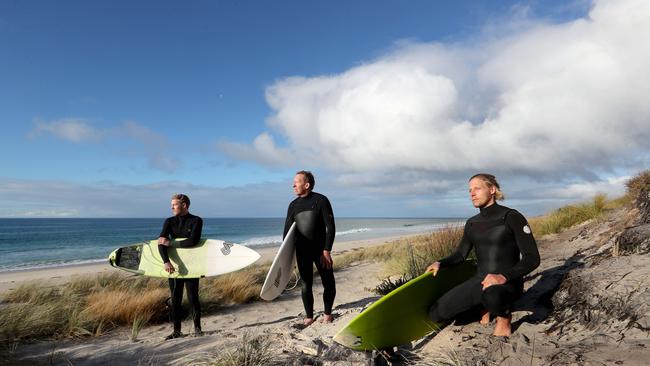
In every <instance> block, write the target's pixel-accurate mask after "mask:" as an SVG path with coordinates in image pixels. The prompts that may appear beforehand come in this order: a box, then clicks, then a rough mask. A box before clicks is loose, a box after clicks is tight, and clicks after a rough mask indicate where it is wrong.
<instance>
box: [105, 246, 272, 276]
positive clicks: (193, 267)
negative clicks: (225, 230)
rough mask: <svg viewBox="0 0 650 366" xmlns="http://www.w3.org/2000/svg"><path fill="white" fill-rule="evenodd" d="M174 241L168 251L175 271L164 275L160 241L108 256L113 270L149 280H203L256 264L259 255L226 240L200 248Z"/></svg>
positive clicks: (124, 249) (128, 248)
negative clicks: (185, 245) (183, 246)
mask: <svg viewBox="0 0 650 366" xmlns="http://www.w3.org/2000/svg"><path fill="white" fill-rule="evenodd" d="M179 240H183V239H181V238H179V239H176V240H173V241H172V242H171V247H169V250H168V254H169V260H170V262H171V263H172V264H173V265H174V267H175V269H176V271H175V272H174V273H172V274H171V275H170V274H169V273H167V272H165V270H164V267H163V265H164V264H163V261H162V258H161V257H160V253H159V252H158V241H157V240H151V241H149V242H144V243H141V244H133V245H129V246H125V247H122V248H118V249H115V250H114V251H113V252H112V253H111V254H110V255H109V256H108V261H109V263H110V264H111V266H113V267H115V268H119V269H122V270H124V271H128V272H132V273H136V274H139V275H143V276H149V277H163V278H168V277H169V278H200V277H210V276H217V275H220V274H224V273H229V272H233V271H236V270H238V269H242V268H244V267H246V266H248V265H250V264H253V263H254V262H255V261H257V260H258V259H259V258H260V255H259V254H258V253H257V252H256V251H254V250H252V249H250V248H248V247H245V246H243V245H240V244H234V243H229V242H225V241H223V240H213V239H201V241H200V242H199V244H198V245H196V246H194V247H190V248H180V247H179V245H178V243H177V242H178V241H179Z"/></svg>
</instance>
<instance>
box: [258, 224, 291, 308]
mask: <svg viewBox="0 0 650 366" xmlns="http://www.w3.org/2000/svg"><path fill="white" fill-rule="evenodd" d="M295 232H296V223H295V222H294V223H293V224H292V225H291V228H290V229H289V232H288V233H287V236H286V237H285V238H284V241H283V242H282V245H280V249H278V253H277V254H276V255H275V259H273V264H271V268H270V269H269V273H268V274H267V275H266V280H265V281H264V286H262V291H261V292H260V297H261V298H262V299H264V300H267V301H271V300H273V299H275V298H276V297H278V296H280V294H281V293H282V291H284V289H285V288H286V287H287V284H288V283H289V280H291V274H292V272H293V268H294V266H295V265H296V247H295Z"/></svg>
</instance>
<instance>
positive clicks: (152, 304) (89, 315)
mask: <svg viewBox="0 0 650 366" xmlns="http://www.w3.org/2000/svg"><path fill="white" fill-rule="evenodd" d="M168 296H169V293H168V291H166V290H164V289H154V290H150V291H145V292H142V293H140V294H138V295H136V294H135V293H133V292H130V291H127V290H108V291H101V292H96V293H93V294H90V295H88V296H87V298H86V306H85V309H84V317H85V318H86V319H88V320H89V321H91V322H92V323H94V324H99V323H102V324H104V327H113V326H118V325H124V324H132V323H133V322H134V321H135V320H136V319H137V318H143V317H146V316H149V318H150V319H156V320H161V319H165V318H166V314H167V310H166V309H165V303H164V302H165V299H166V298H167V297H168Z"/></svg>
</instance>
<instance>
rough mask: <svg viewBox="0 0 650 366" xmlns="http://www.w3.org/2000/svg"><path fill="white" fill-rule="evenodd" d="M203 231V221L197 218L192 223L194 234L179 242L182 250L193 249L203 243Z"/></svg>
mask: <svg viewBox="0 0 650 366" xmlns="http://www.w3.org/2000/svg"><path fill="white" fill-rule="evenodd" d="M201 231H203V219H201V218H200V217H197V218H196V220H194V222H193V223H192V234H191V235H190V237H189V238H187V239H185V240H181V241H180V242H178V244H179V245H180V247H181V248H189V247H193V246H195V245H197V244H199V242H200V241H201Z"/></svg>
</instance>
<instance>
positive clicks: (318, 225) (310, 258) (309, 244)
mask: <svg viewBox="0 0 650 366" xmlns="http://www.w3.org/2000/svg"><path fill="white" fill-rule="evenodd" d="M293 222H295V223H296V229H297V230H296V243H295V244H296V262H297V263H298V272H300V277H301V278H302V303H303V305H304V306H305V316H306V317H307V318H313V317H314V295H313V293H312V285H313V277H314V272H313V271H314V267H313V266H312V263H315V264H316V269H317V270H318V274H319V275H320V278H321V280H322V282H323V289H324V291H323V303H324V307H325V314H327V315H329V314H332V305H333V304H334V297H335V296H336V284H335V282H334V270H333V269H332V268H329V269H326V268H323V266H322V265H321V262H320V258H321V256H322V255H323V250H330V251H331V250H332V245H333V244H334V235H335V234H336V228H335V226H334V214H333V212H332V205H331V204H330V201H329V200H328V199H327V197H325V196H324V195H322V194H320V193H316V192H310V193H309V194H308V195H307V196H306V197H298V198H296V199H295V200H293V201H292V202H291V203H290V204H289V209H288V210H287V219H286V221H285V223H284V235H283V237H285V236H287V232H289V229H290V228H291V224H293Z"/></svg>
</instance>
